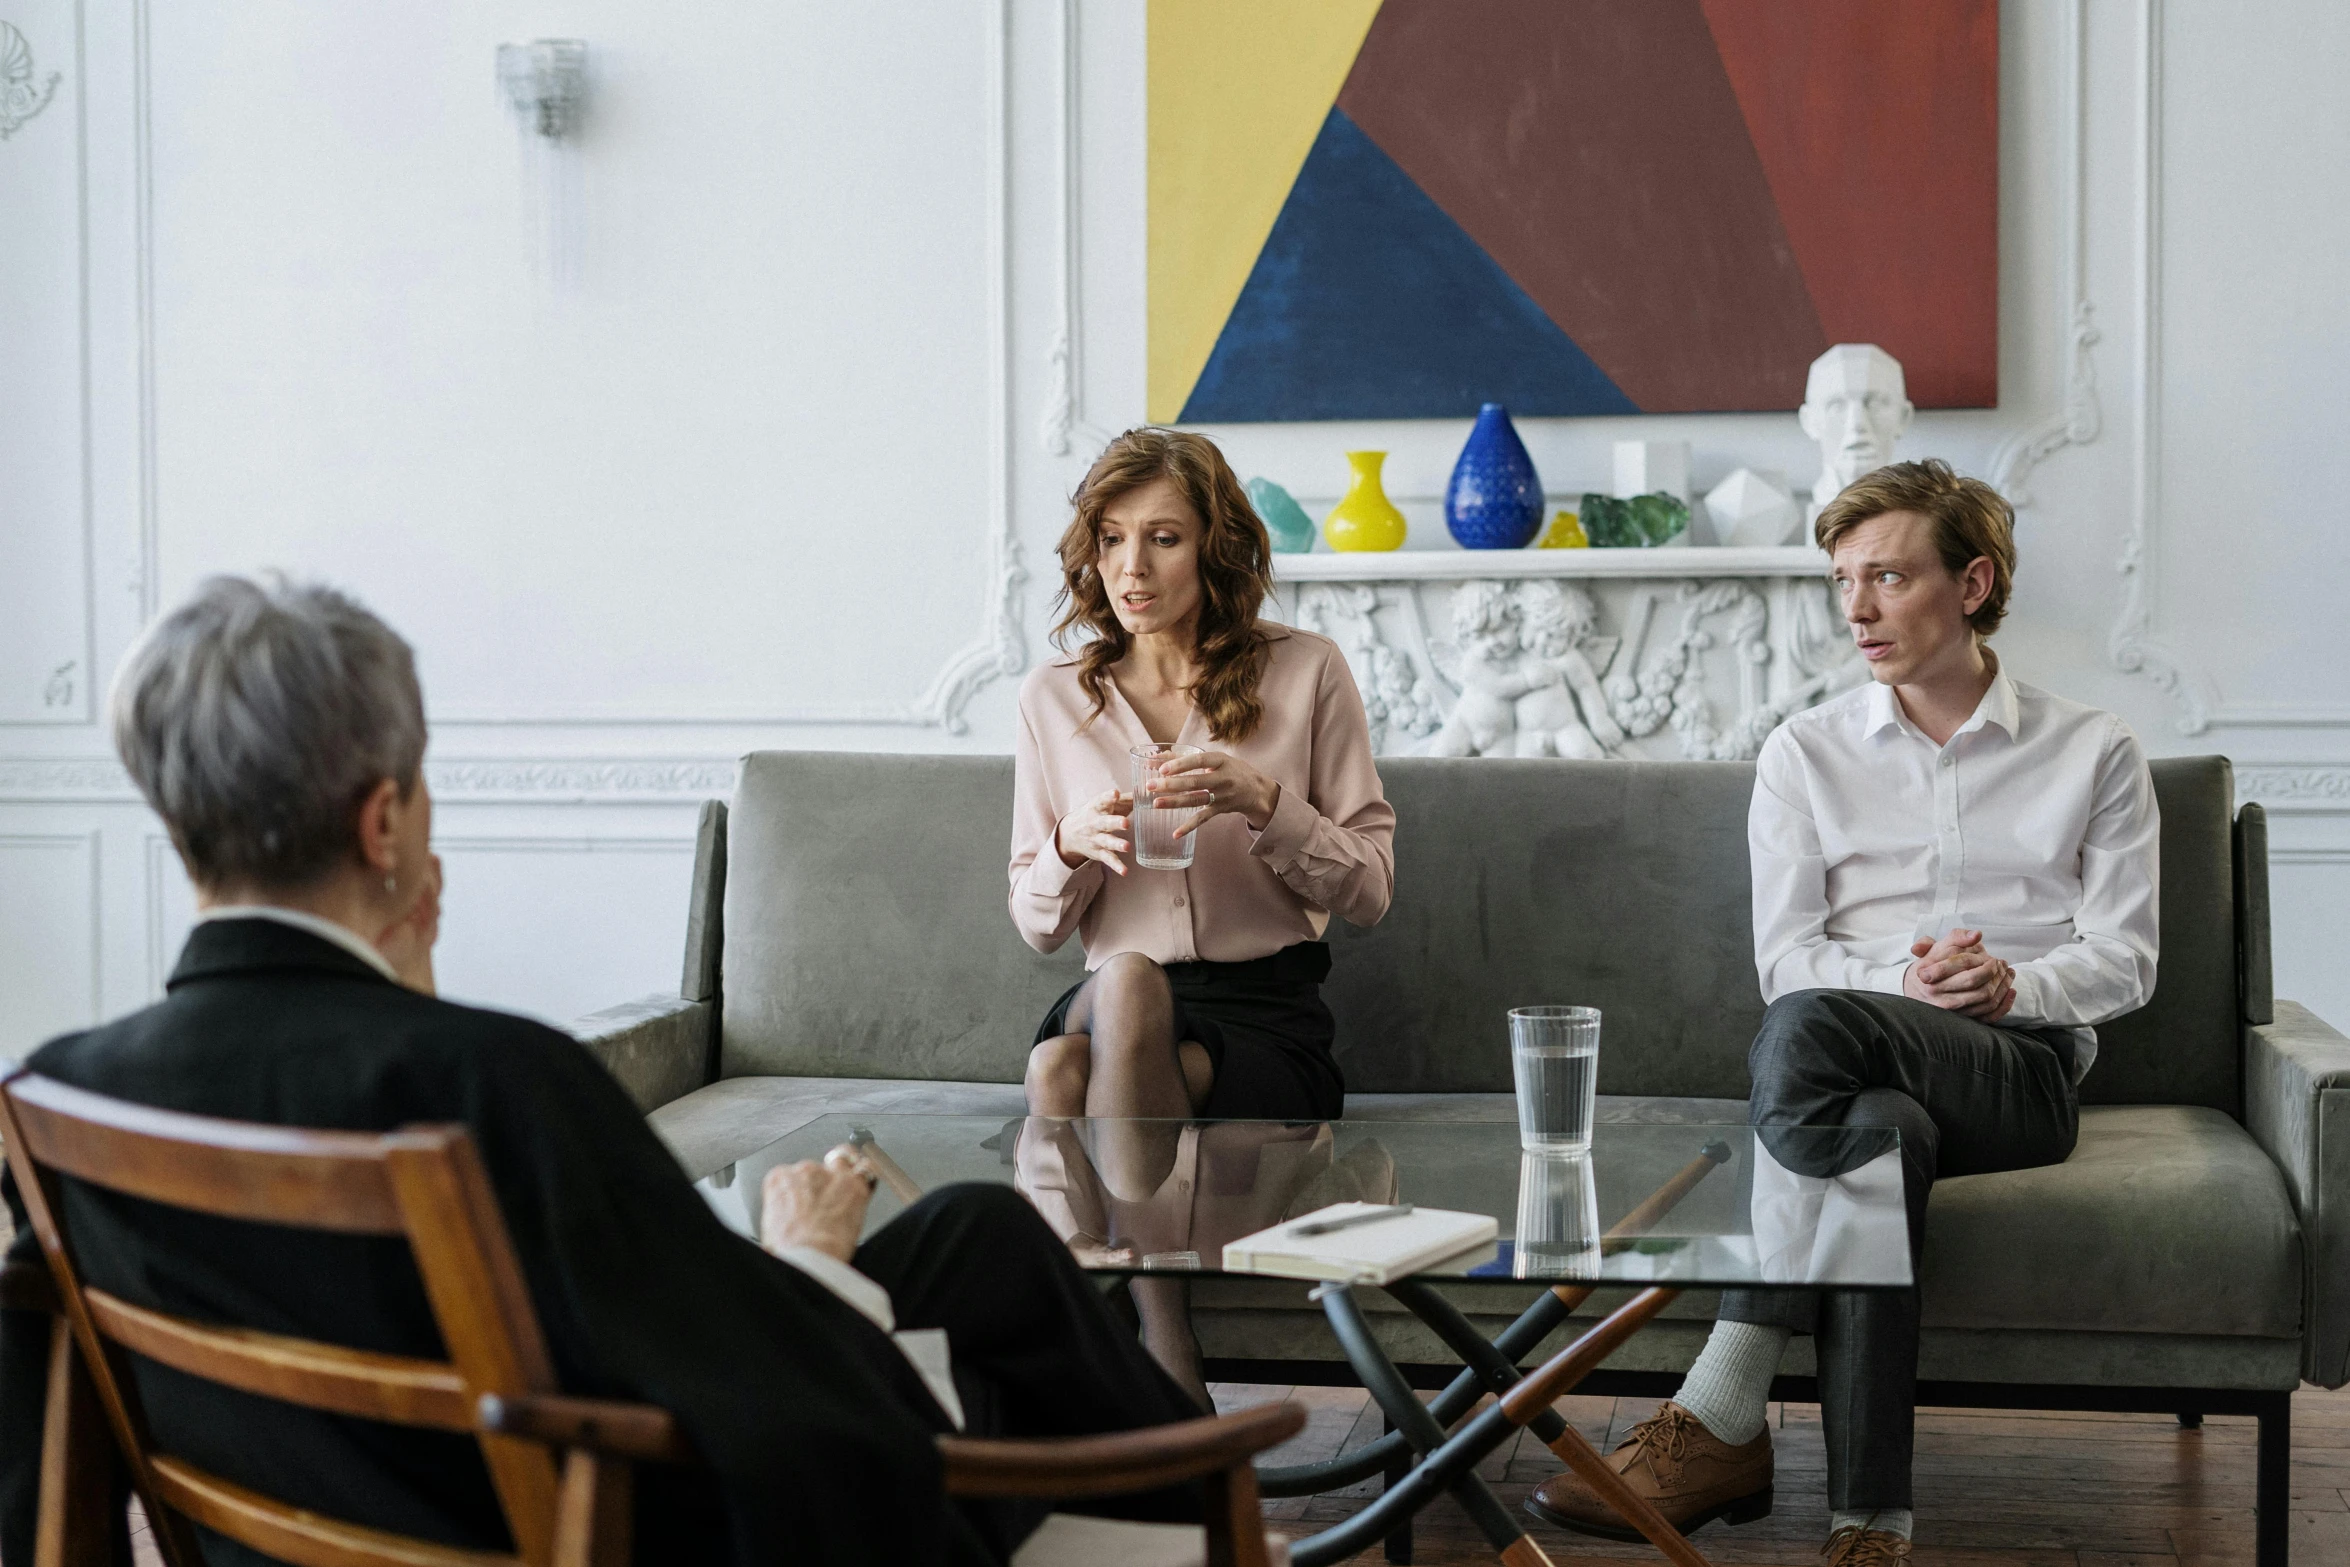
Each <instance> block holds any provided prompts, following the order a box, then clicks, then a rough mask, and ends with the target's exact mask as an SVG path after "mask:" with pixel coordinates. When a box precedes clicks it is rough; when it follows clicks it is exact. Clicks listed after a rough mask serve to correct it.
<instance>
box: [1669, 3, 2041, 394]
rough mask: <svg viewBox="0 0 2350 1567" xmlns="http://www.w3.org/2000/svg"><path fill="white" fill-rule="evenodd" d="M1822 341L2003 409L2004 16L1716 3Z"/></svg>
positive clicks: (1987, 9)
mask: <svg viewBox="0 0 2350 1567" xmlns="http://www.w3.org/2000/svg"><path fill="white" fill-rule="evenodd" d="M1701 3H1702V4H1703V6H1704V8H1705V19H1706V23H1707V25H1708V26H1709V27H1710V28H1711V29H1712V31H1713V36H1714V43H1715V46H1716V47H1717V48H1718V49H1719V51H1720V53H1721V60H1722V65H1723V68H1724V69H1725V70H1726V71H1727V72H1728V73H1729V77H1730V84H1731V87H1732V89H1733V90H1734V91H1735V92H1736V93H1737V95H1738V105H1739V109H1740V111H1741V113H1742V114H1743V115H1744V117H1745V120H1746V128H1747V131H1748V134H1749V135H1751V136H1752V138H1753V141H1754V150H1755V153H1756V155H1757V156H1758V157H1759V158H1760V159H1761V160H1762V166H1763V171H1764V173H1765V175H1766V177H1767V178H1768V179H1769V181H1770V187H1771V195H1772V198H1773V200H1774V201H1775V203H1776V205H1777V207H1778V210H1779V221H1780V223H1781V224H1782V225H1784V227H1785V229H1786V232H1787V238H1788V241H1789V242H1790V243H1791V244H1792V245H1793V246H1794V249H1795V258H1796V261H1797V264H1798V265H1800V266H1801V267H1802V269H1803V276H1804V280H1805V282H1806V283H1808V284H1809V285H1810V293H1811V298H1812V302H1813V305H1814V306H1815V307H1816V308H1817V309H1818V311H1819V319H1820V326H1821V328H1822V329H1823V330H1824V331H1825V332H1826V334H1827V337H1828V340H1829V341H1830V342H1835V343H1875V344H1877V345H1878V346H1879V347H1881V348H1883V349H1884V350H1885V352H1887V353H1889V354H1891V355H1892V356H1893V357H1894V358H1896V359H1898V360H1900V361H1901V364H1902V369H1903V371H1904V372H1905V374H1906V376H1907V379H1908V383H1909V396H1910V400H1911V401H1912V402H1914V403H1916V404H1917V405H1918V406H1919V407H1921V408H1989V407H1995V406H1997V404H1998V402H1999V175H1998V167H1999V159H1998V146H1999V8H1998V5H1997V3H1996V0H1901V3H1900V4H1898V5H1888V4H1886V3H1884V0H1804V3H1803V4H1799V5H1790V4H1788V3H1787V0H1701Z"/></svg>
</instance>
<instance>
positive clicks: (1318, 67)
mask: <svg viewBox="0 0 2350 1567" xmlns="http://www.w3.org/2000/svg"><path fill="white" fill-rule="evenodd" d="M1378 11H1379V0H1150V67H1149V91H1150V188H1149V198H1150V275H1149V283H1150V307H1149V308H1150V376H1149V385H1148V388H1147V394H1148V403H1147V407H1148V411H1149V414H1150V417H1151V419H1152V420H1153V421H1155V422H1157V423H1161V424H1164V423H1166V422H1167V421H1169V420H1172V419H1176V418H1179V417H1180V416H1181V415H1182V412H1183V404H1184V401H1185V400H1186V399H1187V398H1189V397H1190V396H1191V389H1192V387H1193V386H1194V385H1195V384H1197V382H1198V381H1199V377H1200V372H1201V371H1202V370H1204V369H1206V368H1207V363H1208V355H1209V354H1211V353H1213V352H1214V351H1215V347H1216V338H1217V336H1218V334H1220V333H1221V332H1222V331H1223V330H1224V318H1225V317H1227V316H1229V315H1230V314H1231V313H1232V307H1233V305H1234V304H1236V303H1237V302H1238V301H1239V299H1240V291H1241V289H1242V287H1243V286H1244V285H1246V284H1247V282H1248V275H1249V270H1250V269H1251V268H1252V267H1254V266H1255V265H1256V260H1257V252H1258V251H1260V250H1262V249H1263V248H1264V246H1265V237H1266V236H1267V235H1268V234H1270V233H1272V232H1273V220H1274V219H1276V218H1278V217H1279V216H1280V215H1281V204H1282V203H1283V202H1284V201H1286V200H1288V199H1289V187H1290V186H1291V185H1293V184H1295V183H1296V182H1297V171H1298V170H1299V169H1301V168H1303V167H1304V166H1305V161H1306V154H1307V152H1309V151H1310V150H1312V148H1313V145H1314V137H1315V136H1316V135H1318V134H1319V133H1320V132H1321V129H1322V121H1323V120H1324V119H1325V118H1326V117H1327V116H1328V115H1329V113H1330V106H1331V105H1332V104H1333V103H1335V102H1337V101H1338V90H1339V88H1341V87H1343V86H1345V85H1346V73H1347V72H1348V71H1350V70H1352V69H1353V68H1354V61H1355V54H1356V52H1357V51H1358V50H1360V49H1361V48H1362V46H1363V37H1364V35H1365V34H1367V33H1368V32H1370V30H1371V18H1372V17H1374V16H1375V15H1377V14H1378Z"/></svg>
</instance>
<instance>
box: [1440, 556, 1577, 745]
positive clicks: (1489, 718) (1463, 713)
mask: <svg viewBox="0 0 2350 1567" xmlns="http://www.w3.org/2000/svg"><path fill="white" fill-rule="evenodd" d="M1452 637H1453V646H1454V648H1455V650H1456V651H1457V654H1458V664H1457V667H1454V668H1451V669H1448V670H1446V671H1445V673H1447V674H1448V675H1450V676H1451V677H1452V680H1453V683H1454V684H1455V685H1457V686H1459V687H1460V688H1461V699H1460V701H1458V702H1456V703H1454V704H1453V710H1452V715H1451V716H1450V717H1449V718H1447V719H1445V721H1444V727H1442V728H1441V729H1439V730H1437V731H1436V734H1435V736H1434V737H1433V738H1432V739H1430V740H1429V742H1428V746H1427V754H1428V755H1430V756H1507V755H1509V754H1510V750H1511V742H1512V739H1513V737H1514V736H1515V734H1516V732H1517V727H1518V720H1517V702H1518V698H1520V697H1522V696H1524V695H1525V694H1526V693H1527V692H1528V691H1530V690H1532V689H1533V687H1534V683H1535V682H1536V681H1537V680H1541V679H1543V678H1545V677H1546V676H1547V677H1548V678H1550V679H1556V678H1557V676H1556V675H1555V674H1552V673H1550V672H1549V671H1548V670H1547V669H1546V668H1545V667H1543V666H1541V665H1539V663H1538V662H1537V661H1535V660H1531V659H1527V658H1524V657H1522V656H1521V650H1520V648H1519V644H1518V606H1517V603H1516V601H1515V600H1514V599H1513V598H1512V597H1511V596H1510V590H1509V589H1508V588H1507V587H1505V586H1504V585H1502V584H1501V583H1498V582H1464V583H1462V584H1461V586H1460V591H1459V592H1457V593H1455V594H1454V595H1453V597H1452Z"/></svg>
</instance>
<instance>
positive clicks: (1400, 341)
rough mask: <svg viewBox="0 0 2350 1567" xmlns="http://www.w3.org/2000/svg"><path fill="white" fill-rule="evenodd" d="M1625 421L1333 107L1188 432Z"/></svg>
mask: <svg viewBox="0 0 2350 1567" xmlns="http://www.w3.org/2000/svg"><path fill="white" fill-rule="evenodd" d="M1487 401H1502V402H1507V403H1508V404H1510V406H1512V407H1514V408H1516V409H1517V410H1518V411H1519V412H1521V413H1527V414H1629V413H1638V412H1639V411H1640V410H1639V409H1637V408H1635V407H1634V406H1633V405H1632V400H1631V399H1630V398H1628V397H1626V396H1625V395H1624V394H1623V393H1622V392H1621V391H1619V390H1617V388H1616V384H1615V383H1614V382H1613V381H1611V380H1609V379H1608V378H1607V376H1606V375H1605V374H1603V373H1602V372H1601V371H1600V368H1599V367H1598V366H1597V365H1595V364H1593V363H1592V362H1591V359H1590V356H1589V355H1587V354H1585V353H1584V352H1583V350H1582V349H1581V348H1579V347H1577V346H1576V345H1575V342H1574V340H1573V339H1572V338H1570V337H1568V336H1567V334H1566V333H1564V332H1562V331H1560V330H1559V328H1558V324H1557V323H1556V322H1554V321H1552V320H1551V319H1550V317H1548V316H1546V315H1544V314H1543V313H1542V309H1541V307H1540V306H1538V305H1536V304H1535V303H1534V301H1533V300H1532V299H1531V298H1530V297H1528V295H1527V293H1526V291H1525V290H1524V289H1522V288H1520V287H1518V285H1517V284H1516V283H1515V282H1513V281H1511V279H1510V275H1509V274H1508V273H1507V272H1504V271H1503V270H1502V269H1501V267H1500V265H1499V264H1498V263H1496V262H1495V261H1494V259H1493V258H1492V257H1491V256H1489V255H1487V254H1486V253H1485V251H1484V249H1483V248H1482V247H1480V246H1479V245H1478V244H1477V242H1476V241H1475V240H1473V239H1471V238H1470V237H1469V236H1468V234H1467V233H1466V232H1464V231H1463V230H1462V228H1461V226H1460V225H1459V224H1458V223H1455V222H1454V221H1453V220H1452V219H1451V218H1450V217H1448V216H1447V215H1446V214H1445V212H1444V210H1443V209H1442V208H1441V207H1439V206H1437V205H1436V203H1435V202H1434V201H1432V200H1430V199H1429V197H1428V194H1427V192H1425V191H1423V190H1421V189H1420V187H1419V186H1418V185H1416V184H1414V183H1413V182H1412V179H1411V176H1409V175H1407V174H1405V173H1404V171H1403V170H1402V169H1400V168H1398V167H1397V166H1396V164H1395V160H1394V159H1392V158H1390V157H1388V156H1387V154H1386V153H1384V152H1382V151H1380V150H1379V147H1378V145H1377V144H1376V143H1374V142H1373V141H1372V140H1371V138H1370V137H1368V136H1366V135H1364V134H1363V132H1362V131H1361V129H1359V128H1358V127H1357V126H1356V125H1355V123H1354V121H1352V120H1350V119H1348V118H1347V117H1346V115H1345V114H1344V113H1342V112H1341V111H1339V110H1337V109H1332V110H1331V111H1330V114H1329V117H1328V118H1327V119H1325V120H1324V121H1323V122H1322V130H1321V133H1320V134H1319V135H1318V136H1316V137H1315V138H1314V146H1313V150H1312V151H1311V152H1309V153H1308V154H1307V155H1306V161H1305V166H1304V167H1303V168H1302V169H1300V170H1299V171H1298V176H1297V183H1296V184H1295V185H1293V186H1291V187H1290V191H1289V199H1288V200H1287V201H1286V202H1284V203H1283V204H1282V208H1281V215H1280V216H1279V217H1278V218H1276V219H1275V220H1274V222H1273V232H1272V233H1271V234H1270V235H1268V236H1267V237H1266V240H1265V248H1264V249H1263V250H1262V251H1260V252H1259V253H1258V255H1257V262H1256V266H1255V267H1254V268H1253V269H1251V271H1250V272H1249V278H1248V283H1247V284H1246V286H1244V287H1243V288H1242V289H1241V291H1240V299H1239V301H1238V303H1236V304H1235V305H1234V306H1233V307H1232V314H1231V315H1230V316H1229V317H1227V318H1226V319H1225V322H1224V330H1223V332H1222V333H1221V334H1220V335H1218V337H1217V339H1216V348H1215V352H1213V353H1212V354H1210V355H1209V356H1208V363H1207V367H1206V368H1205V369H1204V370H1202V371H1201V372H1200V378H1199V383H1198V384H1197V385H1196V386H1194V387H1193V388H1192V390H1191V396H1190V398H1189V399H1188V400H1187V401H1186V402H1185V403H1184V405H1183V419H1184V422H1186V423H1191V422H1214V421H1218V420H1232V421H1236V422H1246V421H1254V420H1278V419H1339V418H1348V419H1378V418H1386V419H1427V418H1436V417H1442V416H1444V415H1447V414H1450V415H1454V416H1457V417H1467V416H1468V415H1470V414H1473V413H1475V412H1476V411H1477V409H1478V407H1479V405H1481V404H1483V403H1485V402H1487Z"/></svg>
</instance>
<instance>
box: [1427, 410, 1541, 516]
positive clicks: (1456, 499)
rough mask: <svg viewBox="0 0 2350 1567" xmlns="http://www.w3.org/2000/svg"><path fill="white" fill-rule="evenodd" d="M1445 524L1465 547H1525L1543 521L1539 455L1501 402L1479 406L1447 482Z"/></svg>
mask: <svg viewBox="0 0 2350 1567" xmlns="http://www.w3.org/2000/svg"><path fill="white" fill-rule="evenodd" d="M1444 525H1445V527H1446V528H1447V529H1449V530H1451V533H1452V536H1453V537H1454V538H1455V539H1456V540H1458V541H1459V543H1460V546H1461V548H1462V549H1465V550H1514V549H1520V548H1522V547H1524V545H1525V544H1526V542H1527V541H1528V540H1530V539H1532V538H1533V537H1534V530H1535V529H1537V528H1539V527H1541V526H1542V480H1541V479H1540V478H1539V477H1537V476H1536V474H1535V472H1534V459H1533V458H1532V457H1530V456H1528V455H1527V453H1526V443H1525V442H1524V441H1521V440H1519V439H1518V427H1517V426H1516V425H1514V424H1512V423H1510V411H1509V410H1508V409H1507V408H1504V407H1502V405H1501V404H1499V403H1487V404H1486V405H1485V406H1484V407H1482V408H1480V409H1478V410H1477V422H1476V424H1474V425H1472V426H1471V427H1470V429H1469V438H1468V440H1467V441H1466V442H1464V443H1462V446H1461V455H1460V460H1459V461H1458V462H1456V463H1454V464H1453V465H1452V482H1451V483H1449V484H1447V485H1445V487H1444Z"/></svg>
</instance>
